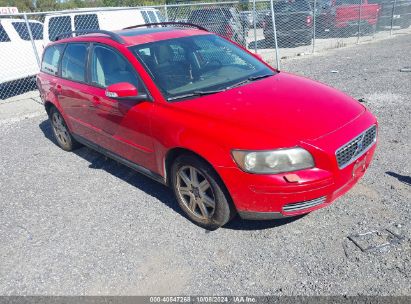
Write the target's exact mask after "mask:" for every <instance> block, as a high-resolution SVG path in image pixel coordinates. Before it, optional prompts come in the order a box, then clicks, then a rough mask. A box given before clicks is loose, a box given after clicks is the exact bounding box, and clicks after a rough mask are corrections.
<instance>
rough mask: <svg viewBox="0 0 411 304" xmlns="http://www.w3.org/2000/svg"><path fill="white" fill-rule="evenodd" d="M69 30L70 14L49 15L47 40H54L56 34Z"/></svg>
mask: <svg viewBox="0 0 411 304" xmlns="http://www.w3.org/2000/svg"><path fill="white" fill-rule="evenodd" d="M67 32H71V18H70V16H61V17H51V18H50V21H49V40H50V41H54V40H55V39H56V36H57V35H59V34H62V33H67Z"/></svg>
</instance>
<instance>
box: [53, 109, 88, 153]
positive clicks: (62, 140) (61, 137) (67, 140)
mask: <svg viewBox="0 0 411 304" xmlns="http://www.w3.org/2000/svg"><path fill="white" fill-rule="evenodd" d="M49 119H50V122H51V128H52V129H53V134H54V137H55V139H56V141H57V143H58V145H59V146H60V147H61V148H62V149H63V150H66V151H72V150H74V149H77V148H78V147H80V146H81V145H80V144H79V143H78V142H77V141H76V140H75V139H74V138H73V136H72V135H71V134H70V131H69V129H68V127H67V124H66V122H65V121H64V118H63V116H62V115H61V113H60V112H59V111H58V110H57V109H56V108H55V107H52V108H51V109H50V112H49Z"/></svg>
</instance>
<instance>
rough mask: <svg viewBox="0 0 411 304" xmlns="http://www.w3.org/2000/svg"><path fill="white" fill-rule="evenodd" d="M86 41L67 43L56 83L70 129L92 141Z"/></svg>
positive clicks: (94, 130)
mask: <svg viewBox="0 0 411 304" xmlns="http://www.w3.org/2000/svg"><path fill="white" fill-rule="evenodd" d="M89 47H90V45H89V44H88V43H68V44H67V46H66V48H65V50H64V53H63V57H62V59H61V79H60V80H59V81H58V83H57V84H56V93H57V94H58V100H59V103H60V105H61V107H62V108H63V111H64V114H65V115H66V119H68V122H69V124H70V126H71V127H72V131H73V132H74V133H76V134H78V135H80V136H82V137H85V138H87V139H89V140H92V141H94V139H95V133H96V131H97V130H96V128H95V127H94V126H93V123H92V118H91V117H90V116H89V108H90V107H91V106H92V104H90V101H89V99H88V94H87V91H88V90H90V86H89V85H88V84H87V74H86V66H87V56H88V50H89Z"/></svg>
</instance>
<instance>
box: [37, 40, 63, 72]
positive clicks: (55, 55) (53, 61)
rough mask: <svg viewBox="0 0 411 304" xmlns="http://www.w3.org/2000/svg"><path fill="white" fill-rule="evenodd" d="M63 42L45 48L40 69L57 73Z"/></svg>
mask: <svg viewBox="0 0 411 304" xmlns="http://www.w3.org/2000/svg"><path fill="white" fill-rule="evenodd" d="M64 47H65V44H57V45H53V46H50V47H48V48H46V50H45V51H44V55H43V61H42V63H41V70H42V71H43V72H44V73H47V74H51V75H57V74H58V66H59V62H60V57H61V55H62V53H63V50H64Z"/></svg>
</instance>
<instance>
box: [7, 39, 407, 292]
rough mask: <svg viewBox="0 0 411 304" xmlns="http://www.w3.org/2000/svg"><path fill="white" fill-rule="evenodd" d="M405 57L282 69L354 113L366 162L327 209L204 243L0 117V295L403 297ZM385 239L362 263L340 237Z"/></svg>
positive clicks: (379, 52) (389, 50) (40, 133)
mask: <svg viewBox="0 0 411 304" xmlns="http://www.w3.org/2000/svg"><path fill="white" fill-rule="evenodd" d="M410 53H411V35H407V36H406V35H404V36H398V37H396V38H393V39H389V40H386V41H381V42H378V43H370V44H362V45H359V46H354V47H350V48H344V49H338V50H335V51H330V52H328V53H327V54H323V55H321V56H310V57H304V58H300V59H295V60H290V61H286V62H285V64H284V66H283V68H284V70H290V71H293V72H296V73H299V74H303V75H306V76H308V77H311V78H314V79H317V80H319V81H322V82H325V83H328V84H330V85H332V86H334V87H337V88H339V89H341V90H343V91H346V92H347V93H349V94H351V95H352V96H354V97H357V98H359V97H362V98H364V99H365V100H366V103H365V104H366V105H367V106H368V107H369V108H371V110H372V111H373V112H374V113H375V114H376V115H377V116H378V118H379V122H380V135H379V140H380V143H379V148H378V150H377V153H376V156H375V160H374V163H373V165H372V166H371V168H370V169H369V171H368V173H367V174H366V175H365V177H364V178H363V179H362V180H361V181H360V183H359V184H358V185H357V186H356V187H355V188H354V189H352V191H351V192H349V193H348V194H347V195H346V196H344V197H343V198H341V199H339V200H338V201H337V202H336V203H334V204H333V205H331V206H330V207H328V208H325V209H321V210H318V211H316V212H313V213H311V214H309V215H306V216H304V217H300V218H297V219H290V220H282V221H268V222H253V221H243V220H240V219H238V218H236V219H235V220H234V221H233V222H232V223H230V224H229V225H228V226H227V227H224V228H221V229H218V230H216V231H213V232H208V231H205V230H203V229H201V228H198V227H197V226H195V225H193V224H192V223H191V222H189V221H188V220H187V219H186V218H185V217H184V216H183V215H182V214H181V213H180V211H179V209H178V207H177V206H176V202H175V200H174V199H173V197H172V194H171V191H170V190H168V189H167V188H165V187H164V186H161V185H160V184H157V183H156V182H153V181H151V180H149V179H147V178H145V177H143V176H141V175H139V174H137V173H134V172H133V171H131V170H129V169H127V168H126V167H124V166H122V165H119V164H117V163H116V162H114V161H112V160H108V159H105V158H104V157H103V156H101V155H99V154H97V153H96V152H93V151H91V150H89V149H87V148H82V149H80V150H78V151H77V152H76V153H67V152H64V151H63V150H61V149H59V148H58V147H57V146H56V144H55V143H54V140H53V139H52V136H51V130H50V127H49V124H48V122H47V120H46V115H45V114H44V112H43V111H41V106H40V105H38V104H36V103H34V101H30V102H31V103H32V104H33V106H32V110H31V111H28V110H27V109H26V108H24V107H23V108H24V109H23V110H22V111H21V112H19V113H17V112H18V111H17V112H16V113H17V114H15V116H13V117H10V118H7V117H3V116H2V117H1V118H0V129H1V131H0V132H1V133H0V134H1V136H0V155H1V166H0V185H1V191H0V204H1V207H0V244H1V245H0V294H2V295H5V294H7V295H10V294H20V295H23V294H24V295H27V294H30V295H33V294H53V295H57V294H58V295H115V294H123V295H125V294H127V295H138V294H145V295H155V294H176V295H178V294H180V295H181V294H191V295H195V294H201V295H205V294H207V295H210V294H218V295H238V294H251V295H271V294H274V295H337V294H347V295H358V294H365V295H411V284H410V277H411V250H410V248H411V240H410V239H411V224H410V220H411V206H410V198H411V192H410V175H411V173H410V171H411V167H410V158H409V156H410V154H411V151H410V142H411V138H410V137H411V132H410V118H411V108H410V99H411V73H407V72H399V69H400V68H403V67H405V66H411V61H410V56H409V54H410ZM393 54H395V55H394V56H393ZM331 71H338V73H332V72H331ZM5 106H6V105H1V106H0V112H1V111H2V109H5V108H4V107H5ZM9 107H10V105H9ZM16 107H17V108H18V106H17V103H16ZM29 112H30V113H29ZM3 113H4V112H3ZM386 228H388V229H391V230H392V231H393V232H395V233H397V234H400V235H401V236H402V237H403V239H402V241H401V242H400V243H399V244H397V245H395V246H390V247H385V248H383V249H379V250H375V251H372V252H362V251H361V250H360V249H359V248H358V247H356V246H355V245H354V244H353V243H352V242H351V241H350V240H348V238H347V236H349V235H352V234H356V233H364V232H368V231H372V230H382V229H386ZM383 237H384V235H383V234H381V236H380V238H383ZM380 241H381V240H379V239H377V240H375V242H380ZM369 242H370V244H371V241H369Z"/></svg>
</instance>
